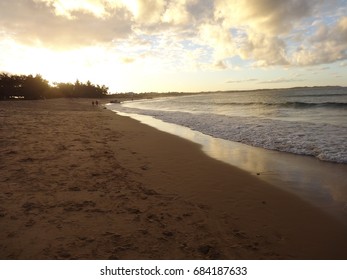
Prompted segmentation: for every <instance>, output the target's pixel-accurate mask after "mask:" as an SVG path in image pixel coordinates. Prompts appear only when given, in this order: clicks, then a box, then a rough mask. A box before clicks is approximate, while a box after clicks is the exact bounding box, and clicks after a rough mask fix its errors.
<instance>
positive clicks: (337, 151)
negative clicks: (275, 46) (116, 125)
mask: <svg viewBox="0 0 347 280" xmlns="http://www.w3.org/2000/svg"><path fill="white" fill-rule="evenodd" d="M120 111H122V112H124V113H132V114H133V113H136V114H140V115H149V116H153V117H154V118H157V119H160V120H163V121H165V122H169V123H174V124H178V125H181V126H185V127H188V128H190V129H192V130H196V131H200V132H202V133H204V134H207V135H210V136H212V137H215V138H220V139H224V140H228V141H234V142H239V143H243V144H247V145H250V146H255V147H261V148H265V149H269V150H276V151H282V152H288V153H294V154H299V155H308V156H313V157H316V158H318V159H320V160H323V161H331V162H337V163H347V88H307V89H306V88H304V89H302V88H300V89H281V90H259V91H239V92H222V93H209V94H201V95H190V96H180V97H167V98H158V99H151V100H140V101H135V102H126V103H124V104H122V107H121V109H120Z"/></svg>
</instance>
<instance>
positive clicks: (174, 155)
mask: <svg viewBox="0 0 347 280" xmlns="http://www.w3.org/2000/svg"><path fill="white" fill-rule="evenodd" d="M0 153H1V158H0V189H1V191H0V259H347V228H346V227H345V226H343V225H342V224H340V223H339V222H338V221H335V220H333V219H332V218H331V217H329V216H328V215H326V214H324V213H322V212H321V211H320V210H319V209H316V208H314V207H312V206H310V205H308V204H307V203H305V202H304V201H302V200H300V199H299V198H297V197H296V196H294V195H293V194H290V193H287V192H284V191H282V190H280V189H279V188H276V187H274V186H272V185H270V184H267V183H265V182H263V181H260V180H259V179H257V178H256V177H255V176H251V175H249V174H248V173H246V172H244V171H241V170H239V169H237V168H235V167H232V166H230V165H228V164H225V163H222V162H219V161H217V160H214V159H211V158H209V157H208V156H207V155H205V154H204V153H203V152H202V151H201V149H200V147H199V146H198V145H196V144H194V143H191V142H189V141H187V140H184V139H181V138H179V137H176V136H173V135H170V134H167V133H164V132H160V131H158V130H156V129H154V128H151V127H149V126H146V125H143V124H141V123H139V122H137V121H135V120H132V119H130V118H127V117H122V116H118V115H117V114H115V113H114V112H111V111H109V110H106V109H104V107H103V106H102V105H101V106H98V107H96V106H92V105H91V100H88V99H56V100H40V101H7V102H0ZM254 160H257V159H256V158H255V159H254Z"/></svg>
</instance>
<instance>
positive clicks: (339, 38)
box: [292, 16, 347, 65]
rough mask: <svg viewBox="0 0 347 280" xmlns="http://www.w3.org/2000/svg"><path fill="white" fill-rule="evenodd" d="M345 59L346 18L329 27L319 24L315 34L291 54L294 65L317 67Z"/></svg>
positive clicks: (346, 53)
mask: <svg viewBox="0 0 347 280" xmlns="http://www.w3.org/2000/svg"><path fill="white" fill-rule="evenodd" d="M345 59H347V16H343V17H341V18H339V19H338V21H337V22H336V23H335V24H334V25H332V26H329V25H328V24H324V23H320V24H319V26H318V28H317V30H316V32H315V33H314V34H313V35H312V36H311V37H309V38H308V39H307V40H305V41H304V42H303V43H302V45H301V46H300V48H298V50H297V51H296V52H295V53H294V54H293V59H292V63H293V64H296V65H317V64H325V63H332V62H335V61H340V60H345Z"/></svg>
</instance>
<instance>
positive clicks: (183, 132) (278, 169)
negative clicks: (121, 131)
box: [109, 107, 347, 225]
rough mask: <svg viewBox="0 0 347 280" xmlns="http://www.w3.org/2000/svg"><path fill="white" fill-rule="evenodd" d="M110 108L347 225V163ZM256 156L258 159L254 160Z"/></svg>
mask: <svg viewBox="0 0 347 280" xmlns="http://www.w3.org/2000/svg"><path fill="white" fill-rule="evenodd" d="M109 109H110V110H112V111H114V112H115V113H116V114H118V115H121V116H127V117H130V118H132V119H135V120H137V121H139V122H141V123H143V124H145V125H148V126H151V127H154V128H155V129H158V130H160V131H163V132H167V133H169V134H172V135H175V136H179V137H180V138H183V139H186V140H188V141H191V142H193V143H196V144H198V145H200V146H201V149H202V150H203V151H204V153H205V154H206V155H208V156H209V157H211V158H213V159H216V160H218V161H222V162H224V163H227V164H229V165H231V166H233V167H236V168H239V169H241V170H244V171H246V172H247V173H248V174H251V175H252V176H256V177H257V178H258V179H261V180H263V181H265V182H267V183H270V184H272V185H274V186H275V187H280V188H281V189H282V190H284V191H287V192H291V193H293V194H295V195H296V196H298V197H299V198H300V199H303V200H305V201H306V202H309V203H311V204H312V205H313V206H315V207H317V208H319V209H321V210H323V211H324V212H326V213H329V214H330V215H331V216H332V217H334V218H337V219H339V221H340V222H343V223H345V224H346V225H347V220H346V218H347V212H346V201H347V189H346V186H347V181H346V179H345V174H346V172H347V165H346V164H341V163H335V162H326V161H322V160H319V159H317V158H315V157H311V156H304V155H297V154H292V153H288V152H281V151H274V150H269V149H265V148H260V147H253V146H249V145H246V144H243V143H238V142H232V141H228V140H223V139H219V138H215V137H213V136H209V135H206V134H203V133H201V132H199V131H195V130H192V129H190V128H188V127H184V126H180V125H177V124H174V123H168V122H164V121H162V120H160V119H157V118H154V117H152V116H148V115H140V114H130V113H123V112H121V111H117V110H116V109H114V108H112V107H109ZM252 159H256V160H252Z"/></svg>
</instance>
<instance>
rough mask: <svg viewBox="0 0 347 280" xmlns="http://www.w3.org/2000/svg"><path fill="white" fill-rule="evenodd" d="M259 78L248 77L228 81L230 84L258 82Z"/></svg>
mask: <svg viewBox="0 0 347 280" xmlns="http://www.w3.org/2000/svg"><path fill="white" fill-rule="evenodd" d="M257 81H258V79H246V80H229V81H227V82H226V83H228V84H239V83H247V82H257Z"/></svg>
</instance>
